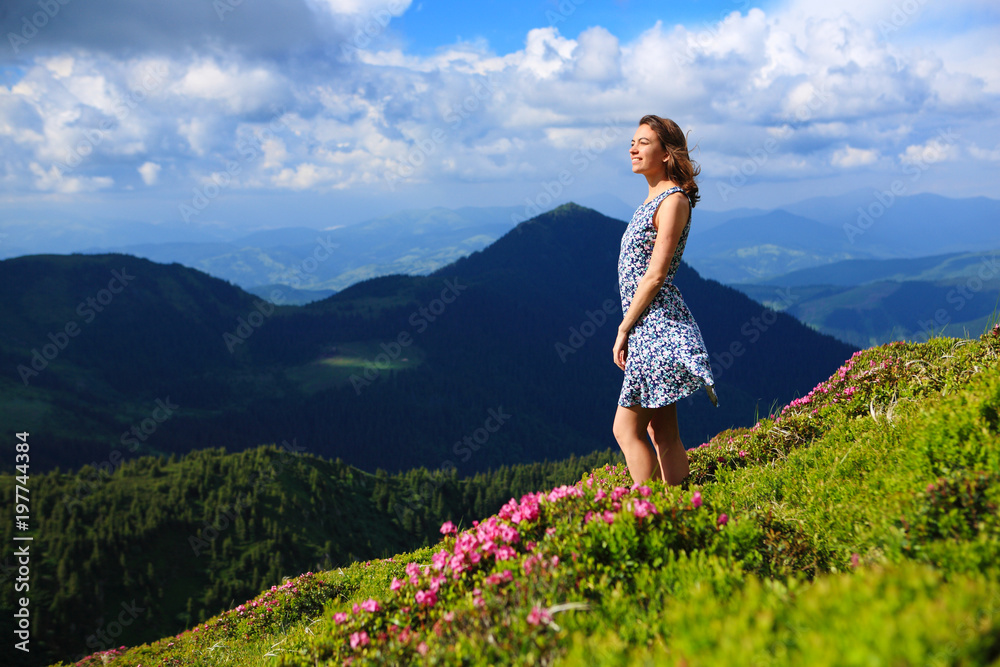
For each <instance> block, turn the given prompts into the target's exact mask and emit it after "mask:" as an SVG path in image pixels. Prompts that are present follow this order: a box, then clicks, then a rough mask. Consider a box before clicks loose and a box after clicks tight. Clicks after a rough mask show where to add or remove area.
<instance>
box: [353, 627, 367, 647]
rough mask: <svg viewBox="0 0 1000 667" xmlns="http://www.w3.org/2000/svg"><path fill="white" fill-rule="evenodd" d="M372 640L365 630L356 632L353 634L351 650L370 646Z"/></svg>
mask: <svg viewBox="0 0 1000 667" xmlns="http://www.w3.org/2000/svg"><path fill="white" fill-rule="evenodd" d="M369 643H371V640H370V639H369V638H368V633H367V632H365V631H364V630H361V631H360V632H355V633H352V634H351V648H358V647H359V646H368V644H369Z"/></svg>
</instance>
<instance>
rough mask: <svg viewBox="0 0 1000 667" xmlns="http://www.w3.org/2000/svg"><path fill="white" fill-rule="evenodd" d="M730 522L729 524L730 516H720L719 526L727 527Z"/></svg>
mask: <svg viewBox="0 0 1000 667" xmlns="http://www.w3.org/2000/svg"><path fill="white" fill-rule="evenodd" d="M728 522H729V517H728V516H726V515H725V514H720V515H719V525H720V526H725V525H726V524H727V523H728Z"/></svg>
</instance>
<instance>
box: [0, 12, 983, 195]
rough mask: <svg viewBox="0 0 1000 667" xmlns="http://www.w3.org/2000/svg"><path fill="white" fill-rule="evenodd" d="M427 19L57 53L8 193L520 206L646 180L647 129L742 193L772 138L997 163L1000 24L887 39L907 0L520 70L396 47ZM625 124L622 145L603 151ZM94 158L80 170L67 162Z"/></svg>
mask: <svg viewBox="0 0 1000 667" xmlns="http://www.w3.org/2000/svg"><path fill="white" fill-rule="evenodd" d="M978 1H979V0H959V1H958V5H959V7H968V6H970V5H971V4H975V2H978ZM913 2H915V3H920V2H921V0H913ZM409 4H410V3H409V2H408V1H406V0H394V1H393V0H378V1H377V2H374V3H368V2H362V0H314V1H312V2H311V4H310V7H311V8H312V10H313V11H314V13H313V14H311V15H310V16H312V18H313V19H314V21H315V23H316V25H317V26H318V27H317V28H316V30H320V31H322V30H326V31H327V33H325V34H330V35H332V34H334V33H337V34H338V35H348V37H349V38H350V37H351V36H352V35H354V36H356V35H357V34H358V33H357V31H358V30H362V33H364V26H365V25H367V26H368V28H370V30H369V32H373V33H376V34H374V35H369V37H370V44H368V46H365V47H364V48H362V49H361V50H360V51H359V52H358V53H357V54H356V56H352V57H351V58H350V59H348V60H344V61H340V60H336V58H337V57H339V51H338V50H337V47H336V46H335V45H336V44H339V43H340V42H338V41H336V40H332V41H331V44H334V46H330V47H329V48H330V49H332V52H333V55H332V56H331V55H330V54H329V53H327V54H326V55H324V56H322V57H319V56H315V55H312V52H309V54H306V52H305V51H303V52H302V53H299V52H295V54H296V55H295V56H294V57H292V56H290V55H289V54H290V53H292V52H291V51H288V52H281V53H282V55H280V56H273V55H272V56H260V55H256V56H254V57H250V56H247V55H245V54H244V53H243V52H242V51H239V50H237V49H236V48H235V47H233V46H232V45H227V43H226V42H220V43H218V44H215V45H214V46H213V47H212V48H206V49H202V50H198V51H193V50H181V49H178V50H177V53H176V54H175V55H169V52H163V53H160V52H157V55H155V56H153V55H148V54H146V55H144V54H143V52H141V50H140V51H139V52H130V53H131V54H132V55H130V56H129V57H127V58H126V57H122V56H114V55H108V54H106V53H98V52H96V51H88V50H87V49H86V48H82V47H81V48H78V49H75V50H70V49H67V50H66V51H65V52H62V53H59V52H54V53H50V54H49V55H45V56H44V57H42V56H39V57H38V59H37V60H36V61H35V62H34V63H30V62H29V64H27V65H26V66H25V69H24V74H23V76H22V78H21V79H20V80H19V81H17V82H16V83H14V85H12V86H10V87H9V88H5V87H2V86H0V152H2V154H3V155H4V161H3V162H0V189H3V190H4V191H6V192H23V191H28V192H30V191H38V192H55V191H58V192H84V191H88V190H94V189H100V188H115V187H128V183H129V182H130V181H134V178H135V174H136V173H137V171H138V173H139V174H140V175H141V176H142V178H143V182H144V183H146V184H147V186H149V188H150V189H152V188H166V187H174V186H176V185H177V184H178V182H179V183H180V186H181V187H188V184H187V183H184V181H183V179H184V178H185V175H186V178H188V179H190V182H191V183H194V182H196V181H197V180H198V179H199V178H204V176H203V175H204V174H211V173H217V172H219V170H220V169H223V168H224V166H225V165H226V164H227V162H230V161H235V162H236V163H238V165H239V167H240V174H239V177H238V178H234V179H233V184H232V185H231V186H230V187H229V190H230V191H234V190H237V189H241V188H256V189H263V190H266V189H295V190H306V189H315V190H318V191H329V190H352V191H356V192H362V191H365V192H368V191H371V189H372V188H373V187H374V188H378V187H385V185H386V184H387V180H388V179H392V178H395V179H396V181H395V183H396V185H397V187H399V188H404V189H405V188H406V187H407V186H419V187H420V188H423V189H425V190H426V189H427V186H429V185H430V186H433V187H435V188H440V190H441V191H442V192H445V191H447V190H448V189H449V188H452V189H454V188H461V187H464V185H466V184H469V183H481V184H485V185H484V187H489V188H490V189H492V190H493V191H495V192H506V191H508V190H509V191H511V192H513V191H516V190H517V188H518V187H520V188H522V189H528V190H531V189H537V188H538V187H539V186H538V184H539V183H544V182H548V181H551V179H552V178H553V177H554V176H556V175H558V174H559V173H560V170H563V169H566V168H567V166H569V168H570V169H575V166H574V165H573V162H572V160H573V158H574V156H575V155H576V154H577V152H578V151H582V150H589V151H590V152H589V153H587V154H586V157H585V158H584V159H582V160H581V164H583V165H584V167H583V168H582V169H581V170H580V171H578V172H577V171H573V172H572V173H573V176H574V179H577V181H576V182H578V183H583V182H584V181H586V180H587V179H591V182H593V184H594V185H595V186H600V187H608V186H606V185H605V183H603V182H601V181H600V178H599V176H600V175H603V174H605V173H622V174H625V176H623V178H627V174H628V173H629V171H628V169H627V162H626V161H625V157H624V156H625V146H626V145H627V139H628V136H629V135H630V134H631V132H632V130H633V127H634V124H635V123H636V122H637V121H638V118H639V117H640V116H641V115H642V114H644V113H659V114H661V115H666V116H670V117H672V118H674V119H675V120H677V121H678V122H679V123H680V124H681V125H682V127H684V128H685V129H687V130H691V142H692V144H695V143H697V144H699V145H700V147H701V153H699V158H698V159H699V160H700V162H701V163H702V166H703V169H704V171H703V174H704V175H705V178H727V177H728V175H729V174H731V173H733V171H734V170H739V169H740V168H741V166H742V165H744V163H745V162H746V160H747V159H751V160H752V157H751V158H748V156H752V155H755V154H759V152H760V151H762V150H764V148H763V147H764V146H771V145H772V144H770V143H767V142H769V141H772V142H773V150H771V149H768V151H766V152H767V160H766V163H765V164H763V165H761V166H759V167H757V168H755V170H754V174H753V177H752V178H751V179H749V180H750V181H751V182H755V183H763V182H772V183H779V182H780V183H784V182H787V181H788V180H789V179H792V178H796V177H798V176H808V177H809V178H812V179H824V178H829V179H843V178H846V177H848V176H849V175H850V173H849V172H852V171H854V172H866V173H877V172H878V171H879V170H888V169H898V167H899V164H900V163H904V164H906V163H909V162H914V161H917V160H920V161H923V162H927V161H928V160H929V159H933V161H934V163H935V164H937V165H938V168H939V169H941V170H945V169H952V168H957V167H952V166H950V165H952V163H954V162H955V161H956V159H957V157H958V155H959V153H960V152H961V151H960V148H959V146H960V145H963V144H962V142H961V141H954V142H950V143H949V142H944V143H942V140H941V138H940V136H939V135H938V131H939V129H940V128H941V127H948V126H949V125H954V126H955V130H956V132H957V133H959V134H961V135H963V136H969V137H973V136H974V137H976V140H977V142H978V145H972V146H969V147H968V148H965V149H962V150H966V151H967V152H968V154H969V155H970V156H972V157H976V158H977V159H981V160H984V161H986V162H990V161H991V160H993V158H990V157H989V156H990V155H993V154H994V153H995V151H996V149H991V148H988V147H990V146H997V145H1000V128H998V127H997V125H996V124H995V122H992V121H991V120H990V118H991V117H992V116H991V113H992V111H991V110H992V109H995V108H996V106H997V102H998V101H1000V97H998V96H1000V75H998V74H996V72H1000V70H998V69H997V68H995V67H994V66H993V65H994V61H995V58H994V57H993V56H995V55H996V54H998V53H1000V51H997V48H1000V47H996V46H995V45H991V44H988V41H989V39H988V37H989V35H990V34H994V35H995V28H996V26H995V25H992V26H983V27H981V28H977V29H975V30H973V31H970V35H971V37H970V41H971V43H972V44H974V45H975V46H974V48H973V47H965V46H963V41H962V36H961V35H957V34H956V35H952V36H951V38H949V39H943V40H935V41H928V42H926V43H919V44H918V43H916V42H917V40H916V38H915V37H914V36H915V35H919V34H922V33H920V31H921V30H924V29H925V26H926V25H927V24H928V23H929V22H931V21H932V20H933V19H934V18H935V17H936V16H937V14H935V12H938V11H939V10H938V9H937V8H935V7H932V6H931V5H930V4H929V3H922V4H921V8H920V11H919V12H914V13H912V15H910V16H909V17H908V18H907V19H906V20H905V21H903V20H902V19H900V20H899V21H897V22H899V23H900V25H899V26H896V27H897V29H896V30H894V31H892V32H891V34H889V36H888V37H886V36H885V35H884V34H883V33H884V32H885V31H884V30H882V31H881V32H880V29H879V21H882V20H885V17H887V16H888V17H889V20H891V18H892V13H893V11H894V6H895V5H896V4H899V3H898V0H893V1H889V0H871V1H869V0H845V2H841V3H836V4H826V5H823V6H819V5H818V4H817V3H815V2H812V1H811V0H794V1H792V2H788V3H787V4H785V5H784V6H781V7H777V8H775V9H774V10H769V11H768V12H765V11H763V10H761V9H751V10H749V11H747V12H746V13H742V14H741V13H740V12H729V13H727V14H724V15H720V16H719V17H718V20H717V21H715V22H711V23H703V24H699V25H690V26H685V25H673V24H665V23H659V22H658V23H655V24H653V25H651V26H649V27H648V28H647V29H646V30H644V31H643V32H641V33H640V34H639V35H638V36H637V37H636V38H634V39H632V40H631V41H628V42H620V40H619V37H618V36H616V35H614V34H612V33H611V32H610V31H608V30H607V29H605V28H603V27H600V26H593V27H590V28H588V29H586V30H584V31H583V32H581V33H580V34H579V35H576V36H575V37H574V36H572V35H564V34H561V33H560V32H559V30H558V29H557V28H555V27H551V26H550V27H540V28H536V29H533V30H530V31H529V32H528V33H527V34H526V35H525V46H524V48H523V49H522V50H519V51H516V52H514V53H509V54H507V55H503V56H497V55H496V54H495V53H493V52H491V51H490V49H489V47H488V45H486V44H484V43H480V42H471V43H470V42H462V43H456V44H452V45H443V46H442V48H440V49H438V50H437V51H434V52H432V53H429V54H419V53H413V52H410V51H408V50H407V49H406V48H405V46H404V43H403V42H402V40H394V39H392V38H391V35H383V34H382V31H383V30H385V29H386V27H387V26H389V25H390V22H391V20H392V18H393V17H395V16H399V15H401V14H402V13H404V12H405V11H406V10H407V8H408V7H409ZM900 6H902V5H900ZM988 6H989V5H983V6H982V7H988ZM982 7H980V8H979V10H981V11H985V9H983V8H982ZM239 10H240V12H243V11H246V12H247V13H245V14H240V13H237V12H234V13H233V14H232V15H231V16H227V18H226V25H227V26H228V25H231V24H235V22H236V21H238V20H242V19H241V17H243V18H247V17H249V16H251V15H252V12H254V11H257V10H256V9H252V8H251V5H250V3H244V5H242V6H241V7H240V8H239ZM289 11H291V9H290V10H289ZM897 18H899V17H897ZM296 25H298V24H296ZM330 26H333V27H330ZM331 31H332V32H331ZM364 34H367V33H364ZM376 38H377V39H376ZM380 40H381V41H380ZM310 44H312V42H310ZM328 46H329V45H328ZM150 53H152V51H150ZM192 53H197V54H198V55H196V56H195V55H191V54H192ZM331 58H333V59H334V60H336V62H331ZM280 107H283V108H284V109H285V113H284V115H283V116H281V121H280V123H278V124H276V125H275V126H274V127H269V123H270V122H271V120H272V118H273V116H274V113H275V112H274V109H275V108H280ZM611 126H613V127H615V128H620V132H619V133H620V136H618V135H616V136H615V137H614V138H613V139H612V140H610V141H606V142H604V143H605V144H606V147H605V148H603V149H601V150H592V149H589V148H588V147H589V146H591V145H592V144H593V141H594V137H595V136H597V137H600V136H601V133H602V132H604V131H605V128H606V127H611ZM102 128H104V129H102ZM265 130H266V132H265ZM95 132H99V133H100V134H96V133H95ZM98 137H100V140H99V141H98V140H96V139H97V138H98ZM619 141H620V143H618V142H619ZM978 146H985V147H987V148H978ZM81 147H82V148H83V150H82V152H84V153H86V155H78V157H81V158H82V159H81V160H80V161H79V164H78V166H74V168H73V169H72V171H71V172H70V171H69V170H67V169H66V168H65V166H64V165H66V164H68V158H69V157H72V156H73V155H74V154H79V153H81V150H80V149H81ZM897 158H898V159H897ZM160 165H171V167H170V172H169V173H170V175H171V178H170V179H160V178H159V176H160V173H161V171H160ZM862 167H863V168H864V169H861V168H862ZM136 170H137V171H136ZM615 170H617V172H616V171H615ZM179 179H180V180H179ZM981 179H982V183H983V184H984V185H982V186H980V187H982V188H985V187H987V186H986V185H985V184H986V183H987V182H988V177H987V176H985V175H984V176H982V177H981ZM165 180H166V181H169V182H167V183H164V181H165ZM838 182H841V183H844V182H846V181H838ZM498 184H499V185H502V186H504V187H497V185H498ZM508 184H512V185H510V186H509V187H508ZM860 185H862V184H861V183H859V186H860ZM581 187H582V186H581ZM188 189H190V188H188ZM413 189H414V190H415V189H416V188H413ZM511 196H514V195H511Z"/></svg>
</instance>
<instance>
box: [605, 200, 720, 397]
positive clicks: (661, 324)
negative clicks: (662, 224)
mask: <svg viewBox="0 0 1000 667" xmlns="http://www.w3.org/2000/svg"><path fill="white" fill-rule="evenodd" d="M675 192H683V193H684V196H687V193H686V192H684V190H683V189H682V188H677V187H675V188H670V189H669V190H667V191H666V192H662V193H660V194H659V195H657V196H656V198H655V199H653V200H652V201H650V202H648V203H645V204H643V205H642V206H640V207H639V208H638V209H636V212H635V214H634V215H633V216H632V220H631V222H629V223H628V227H627V228H626V229H625V234H624V235H623V236H622V246H621V253H620V254H619V256H618V288H619V291H620V292H621V299H622V315H623V316H624V314H625V313H626V312H627V311H628V307H629V304H631V303H632V297H633V296H634V295H635V290H636V288H637V287H638V285H639V280H640V279H641V278H642V277H643V275H644V274H645V273H646V269H647V268H648V267H649V260H650V258H651V257H652V255H653V243H654V242H655V241H656V227H655V226H654V225H653V215H654V214H655V213H656V210H657V208H658V207H659V206H660V202H662V201H663V200H664V199H666V198H667V197H669V196H670V195H672V194H674V193H675ZM689 201H690V198H689ZM690 229H691V217H690V215H689V216H688V221H687V224H686V225H685V226H684V231H683V232H682V233H681V238H680V240H679V241H678V242H677V249H676V250H674V256H673V259H672V260H671V262H670V270H669V271H668V272H667V278H666V280H664V281H663V286H662V287H661V288H660V291H659V292H658V293H657V294H656V296H655V297H653V301H652V303H650V304H649V307H648V308H647V309H646V312H644V313H643V314H642V316H641V317H639V319H638V321H636V324H635V326H634V327H633V328H632V332H631V333H630V334H629V339H628V355H627V357H626V359H625V381H624V382H623V383H622V391H621V395H620V396H619V397H618V405H621V406H624V407H629V406H634V405H640V406H643V407H647V408H659V407H663V406H665V405H670V404H671V403H674V402H676V401H678V400H679V399H681V398H684V397H685V396H689V395H691V394H693V393H694V392H696V391H698V390H699V389H701V388H702V387H704V388H705V389H706V391H707V392H708V396H709V398H710V399H711V401H712V403H714V404H716V405H718V401H717V399H716V396H715V380H714V378H713V377H712V366H711V361H710V360H709V358H708V352H707V351H706V349H705V342H704V340H702V337H701V330H699V329H698V325H697V324H696V323H695V321H694V317H692V316H691V311H690V310H688V307H687V305H686V304H685V303H684V299H683V298H682V297H681V292H680V290H679V289H677V287H675V286H674V284H673V280H674V275H675V274H676V273H677V267H679V266H680V264H681V255H683V254H684V246H685V244H686V243H687V237H688V231H690Z"/></svg>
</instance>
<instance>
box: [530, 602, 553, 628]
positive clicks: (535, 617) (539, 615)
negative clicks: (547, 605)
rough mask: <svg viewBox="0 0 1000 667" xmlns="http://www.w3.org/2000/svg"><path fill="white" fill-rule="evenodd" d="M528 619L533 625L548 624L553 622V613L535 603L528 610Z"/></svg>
mask: <svg viewBox="0 0 1000 667" xmlns="http://www.w3.org/2000/svg"><path fill="white" fill-rule="evenodd" d="M527 621H528V623H531V624H532V625H548V624H549V623H551V622H552V615H551V614H550V613H549V610H548V609H542V608H541V607H539V606H538V605H535V606H534V607H532V608H531V611H529V612H528V618H527Z"/></svg>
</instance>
